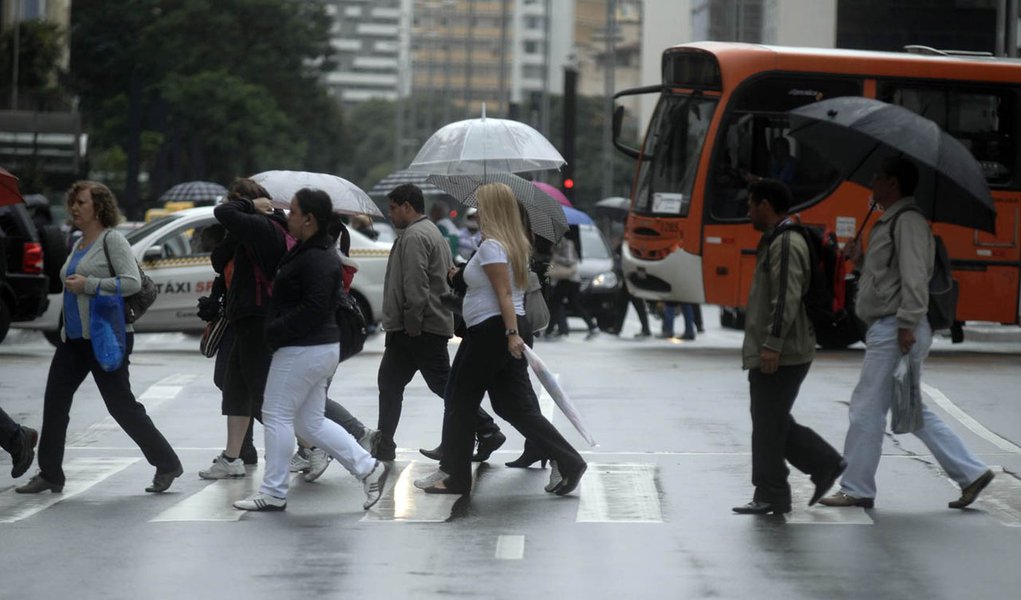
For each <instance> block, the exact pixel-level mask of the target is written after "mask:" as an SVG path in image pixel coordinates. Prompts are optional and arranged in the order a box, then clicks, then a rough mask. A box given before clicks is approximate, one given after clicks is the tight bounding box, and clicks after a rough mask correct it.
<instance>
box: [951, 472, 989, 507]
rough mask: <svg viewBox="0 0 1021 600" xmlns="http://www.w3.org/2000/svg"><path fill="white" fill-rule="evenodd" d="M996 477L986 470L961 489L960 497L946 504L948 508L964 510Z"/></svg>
mask: <svg viewBox="0 0 1021 600" xmlns="http://www.w3.org/2000/svg"><path fill="white" fill-rule="evenodd" d="M993 477H996V474H995V473H993V472H992V470H988V471H986V472H985V473H983V474H982V475H981V476H980V477H979V478H978V479H976V480H975V481H972V482H971V483H969V484H968V485H967V486H966V487H964V488H962V489H961V497H960V498H958V499H957V500H954V501H953V502H950V503H948V504H947V506H948V507H950V508H965V507H966V506H969V505H970V504H971V503H972V502H974V501H975V499H976V498H978V495H979V494H980V493H981V492H982V490H984V489H986V486H987V485H989V482H991V481H992V480H993Z"/></svg>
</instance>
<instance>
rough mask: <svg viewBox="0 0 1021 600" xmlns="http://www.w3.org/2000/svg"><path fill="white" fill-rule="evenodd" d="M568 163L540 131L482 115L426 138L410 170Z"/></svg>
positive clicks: (509, 169) (516, 168)
mask: <svg viewBox="0 0 1021 600" xmlns="http://www.w3.org/2000/svg"><path fill="white" fill-rule="evenodd" d="M565 164H567V161H565V160H564V157H563V156H561V155H560V153H559V152H557V149H556V148H554V147H553V144H551V143H550V142H549V140H547V139H546V138H545V137H543V135H542V134H541V133H539V132H538V131H536V130H535V129H533V128H531V127H529V126H528V125H526V124H524V123H520V122H518V121H511V120H508V119H490V118H487V117H486V108H485V107H482V118H479V119H468V120H465V121H458V122H456V123H450V124H449V125H444V126H443V127H441V128H440V129H439V130H438V131H436V133H434V134H432V136H431V137H430V138H429V139H428V140H426V142H425V144H423V145H422V149H421V150H419V151H418V155H416V156H415V160H413V161H411V165H410V166H409V167H408V170H409V171H416V172H419V173H429V174H433V175H475V174H482V173H487V172H490V173H495V172H504V173H525V172H528V171H545V170H548V169H559V168H560V167H562V166H564V165H565Z"/></svg>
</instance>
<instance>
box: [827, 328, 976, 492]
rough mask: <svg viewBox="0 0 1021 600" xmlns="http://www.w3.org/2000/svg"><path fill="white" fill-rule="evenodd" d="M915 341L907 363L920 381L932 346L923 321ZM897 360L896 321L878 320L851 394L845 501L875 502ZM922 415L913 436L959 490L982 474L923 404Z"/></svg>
mask: <svg viewBox="0 0 1021 600" xmlns="http://www.w3.org/2000/svg"><path fill="white" fill-rule="evenodd" d="M915 338H916V341H915V345H914V346H912V348H911V352H910V360H911V362H912V364H913V365H914V366H915V371H916V373H918V376H919V378H921V372H922V363H923V362H924V361H925V357H926V356H928V355H929V347H930V346H931V345H932V330H931V329H930V328H929V323H928V322H926V321H924V320H923V321H922V323H920V324H919V325H918V326H917V327H916V328H915ZM900 357H901V352H900V346H899V345H898V343H897V318H896V317H894V316H889V317H883V318H882V319H880V320H878V321H876V322H875V323H873V324H872V325H871V326H870V327H869V330H868V333H867V334H866V337H865V362H864V363H863V364H862V367H861V375H860V376H859V378H858V385H857V386H855V388H854V393H853V394H852V395H851V410H850V421H851V424H850V427H849V428H848V430H847V438H846V440H845V441H844V459H845V460H846V461H847V470H846V471H844V476H843V478H842V479H841V482H840V483H841V485H840V490H841V491H842V492H844V493H845V494H848V495H850V496H854V497H856V498H875V497H876V469H877V468H879V457H880V455H881V454H882V450H883V432H884V431H885V430H886V414H887V413H888V412H890V404H891V403H892V401H893V371H894V369H895V368H896V367H897V362H898V361H899V360H900ZM922 415H923V422H924V425H923V426H922V428H921V429H919V430H918V431H915V432H914V435H915V436H916V437H917V438H918V439H920V440H922V443H924V444H925V445H926V447H928V448H929V451H930V452H932V455H933V456H934V457H935V458H936V461H937V462H939V464H940V466H941V467H943V470H944V471H946V473H947V475H949V476H950V477H951V478H952V479H953V480H954V481H956V482H957V483H958V484H959V485H961V486H962V487H963V486H966V485H968V484H969V483H971V482H973V481H975V480H976V479H978V478H979V476H981V475H982V474H983V473H985V472H986V470H987V469H988V467H987V466H986V464H985V463H983V462H982V461H981V460H979V458H978V457H977V456H975V455H974V454H973V453H972V452H971V451H970V450H969V449H968V448H967V447H965V445H964V442H963V441H962V440H961V438H960V437H958V436H957V434H956V433H954V432H953V430H951V429H950V428H949V427H947V425H946V423H944V422H943V420H942V419H940V418H939V417H938V416H937V415H936V413H934V412H932V411H931V410H929V407H928V406H924V405H923V408H922Z"/></svg>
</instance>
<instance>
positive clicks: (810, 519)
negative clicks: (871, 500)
mask: <svg viewBox="0 0 1021 600" xmlns="http://www.w3.org/2000/svg"><path fill="white" fill-rule="evenodd" d="M790 485H791V509H792V510H791V512H790V513H789V514H787V515H784V520H785V521H786V522H787V524H788V525H872V524H873V523H874V522H873V520H872V515H870V514H869V513H868V512H866V510H865V509H864V508H855V507H847V508H834V507H827V506H822V505H820V504H816V505H815V506H809V505H808V501H809V500H810V499H811V498H812V494H813V493H814V492H815V484H814V483H812V480H811V479H809V478H808V477H802V476H792V477H791V478H790Z"/></svg>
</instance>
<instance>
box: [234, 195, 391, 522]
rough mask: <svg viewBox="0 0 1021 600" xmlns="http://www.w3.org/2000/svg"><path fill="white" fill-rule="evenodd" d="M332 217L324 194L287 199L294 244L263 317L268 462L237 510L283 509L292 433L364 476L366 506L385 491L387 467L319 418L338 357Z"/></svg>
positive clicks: (339, 284)
mask: <svg viewBox="0 0 1021 600" xmlns="http://www.w3.org/2000/svg"><path fill="white" fill-rule="evenodd" d="M336 218H337V217H336V215H334V213H333V204H332V202H331V201H330V197H329V195H327V194H326V193H325V192H322V191H319V190H311V189H307V188H306V189H301V190H298V192H297V193H296V194H295V195H294V198H293V199H292V200H291V213H290V215H289V216H288V218H287V228H288V230H289V231H290V233H291V235H292V236H294V237H295V239H297V241H298V243H297V244H296V245H295V246H294V248H292V249H291V250H289V251H288V252H287V254H285V255H284V257H283V258H282V259H281V260H280V267H279V270H278V271H277V274H276V277H275V278H274V280H273V295H272V299H271V302H270V307H269V312H268V314H267V317H266V341H267V342H268V343H269V345H270V347H271V348H272V349H273V362H272V364H271V366H270V370H269V378H268V379H267V380H266V391H265V394H264V400H263V407H262V417H263V427H264V429H265V432H266V467H265V472H264V474H263V478H262V486H261V487H260V489H259V492H258V493H257V494H255V495H254V496H252V497H250V498H246V499H244V500H239V501H237V502H235V503H234V507H235V508H239V509H241V510H256V511H278V510H284V508H286V506H287V486H288V479H289V477H290V473H289V469H288V467H289V464H290V458H291V454H292V453H293V452H294V435H295V433H297V434H298V436H300V437H301V438H302V439H304V440H307V441H308V442H309V443H311V444H313V445H315V446H316V447H318V448H322V449H324V450H326V452H327V453H329V454H330V456H332V457H333V458H335V459H336V460H337V461H338V462H340V464H342V465H343V466H344V468H346V469H347V470H348V471H349V472H350V473H351V474H352V475H354V476H355V477H357V478H358V479H359V480H360V481H362V483H363V485H364V488H365V496H366V500H365V503H364V504H363V505H362V506H363V508H365V509H366V510H368V509H369V508H370V507H372V506H373V505H374V504H375V503H376V502H377V501H379V498H380V496H381V495H382V493H383V486H384V484H385V483H386V478H387V476H388V475H389V472H390V465H389V464H387V463H383V462H380V461H377V460H376V459H374V458H372V455H370V454H369V453H368V452H366V451H365V449H364V448H362V447H361V446H359V445H358V442H357V440H355V439H354V438H353V437H352V436H351V434H350V433H348V432H347V431H345V430H344V428H343V427H341V426H340V425H338V424H336V423H334V422H333V421H329V420H327V419H325V418H324V417H323V412H324V410H325V408H326V389H327V387H328V386H329V380H330V378H331V377H332V376H333V373H334V371H336V369H337V364H338V363H339V361H340V346H339V339H340V334H339V332H338V330H337V324H336V321H335V317H334V311H335V307H336V306H337V302H338V298H339V297H338V294H340V293H343V284H342V282H341V263H340V256H339V255H338V254H337V250H336V248H335V244H334V241H333V240H332V239H331V238H330V236H329V235H328V234H327V229H328V225H329V223H330V222H331V221H332V220H334V219H336Z"/></svg>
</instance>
